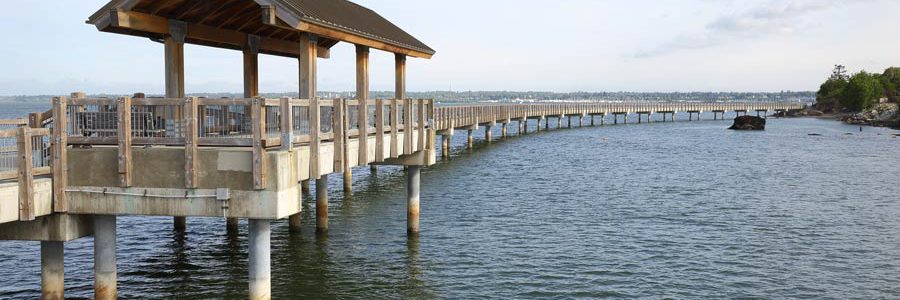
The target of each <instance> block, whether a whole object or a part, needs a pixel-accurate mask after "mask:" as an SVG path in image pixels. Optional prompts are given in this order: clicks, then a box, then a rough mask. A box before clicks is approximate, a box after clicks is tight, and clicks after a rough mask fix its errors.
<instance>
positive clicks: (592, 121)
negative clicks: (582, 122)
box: [591, 115, 594, 127]
mask: <svg viewBox="0 0 900 300" xmlns="http://www.w3.org/2000/svg"><path fill="white" fill-rule="evenodd" d="M591 127H594V115H591Z"/></svg>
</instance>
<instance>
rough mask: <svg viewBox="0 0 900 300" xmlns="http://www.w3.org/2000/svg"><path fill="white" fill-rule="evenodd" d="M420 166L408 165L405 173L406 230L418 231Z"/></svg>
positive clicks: (414, 232) (413, 232) (415, 232)
mask: <svg viewBox="0 0 900 300" xmlns="http://www.w3.org/2000/svg"><path fill="white" fill-rule="evenodd" d="M421 175H422V166H409V169H407V173H406V232H407V233H408V234H412V235H414V234H418V233H419V183H420V178H421Z"/></svg>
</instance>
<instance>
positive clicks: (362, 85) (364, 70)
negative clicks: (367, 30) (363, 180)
mask: <svg viewBox="0 0 900 300" xmlns="http://www.w3.org/2000/svg"><path fill="white" fill-rule="evenodd" d="M356 99H357V100H359V109H357V111H358V112H359V118H357V120H358V121H359V148H358V149H359V150H358V152H359V153H358V154H359V161H358V162H357V164H356V165H358V166H365V165H367V164H368V163H369V138H368V137H369V102H368V101H369V47H366V46H360V45H357V46H356Z"/></svg>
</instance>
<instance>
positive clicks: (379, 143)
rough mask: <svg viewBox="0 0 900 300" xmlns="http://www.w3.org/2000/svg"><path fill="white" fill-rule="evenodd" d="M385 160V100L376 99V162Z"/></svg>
mask: <svg viewBox="0 0 900 300" xmlns="http://www.w3.org/2000/svg"><path fill="white" fill-rule="evenodd" d="M382 161H384V100H382V99H376V100H375V162H382Z"/></svg>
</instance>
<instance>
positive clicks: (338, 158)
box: [331, 99, 348, 173]
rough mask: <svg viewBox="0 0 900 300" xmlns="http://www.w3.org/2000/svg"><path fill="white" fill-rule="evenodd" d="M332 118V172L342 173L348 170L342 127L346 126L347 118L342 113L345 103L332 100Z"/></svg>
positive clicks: (345, 139) (345, 138) (345, 106)
mask: <svg viewBox="0 0 900 300" xmlns="http://www.w3.org/2000/svg"><path fill="white" fill-rule="evenodd" d="M333 101H334V117H332V118H331V122H332V127H331V128H333V129H334V130H333V131H332V132H334V172H335V173H343V172H346V171H347V169H348V166H347V159H346V156H347V137H346V136H345V133H346V132H345V131H344V128H346V127H344V126H345V124H347V116H346V115H345V113H344V111H345V109H346V108H347V105H346V103H345V102H344V101H343V100H341V99H334V100H333Z"/></svg>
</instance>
